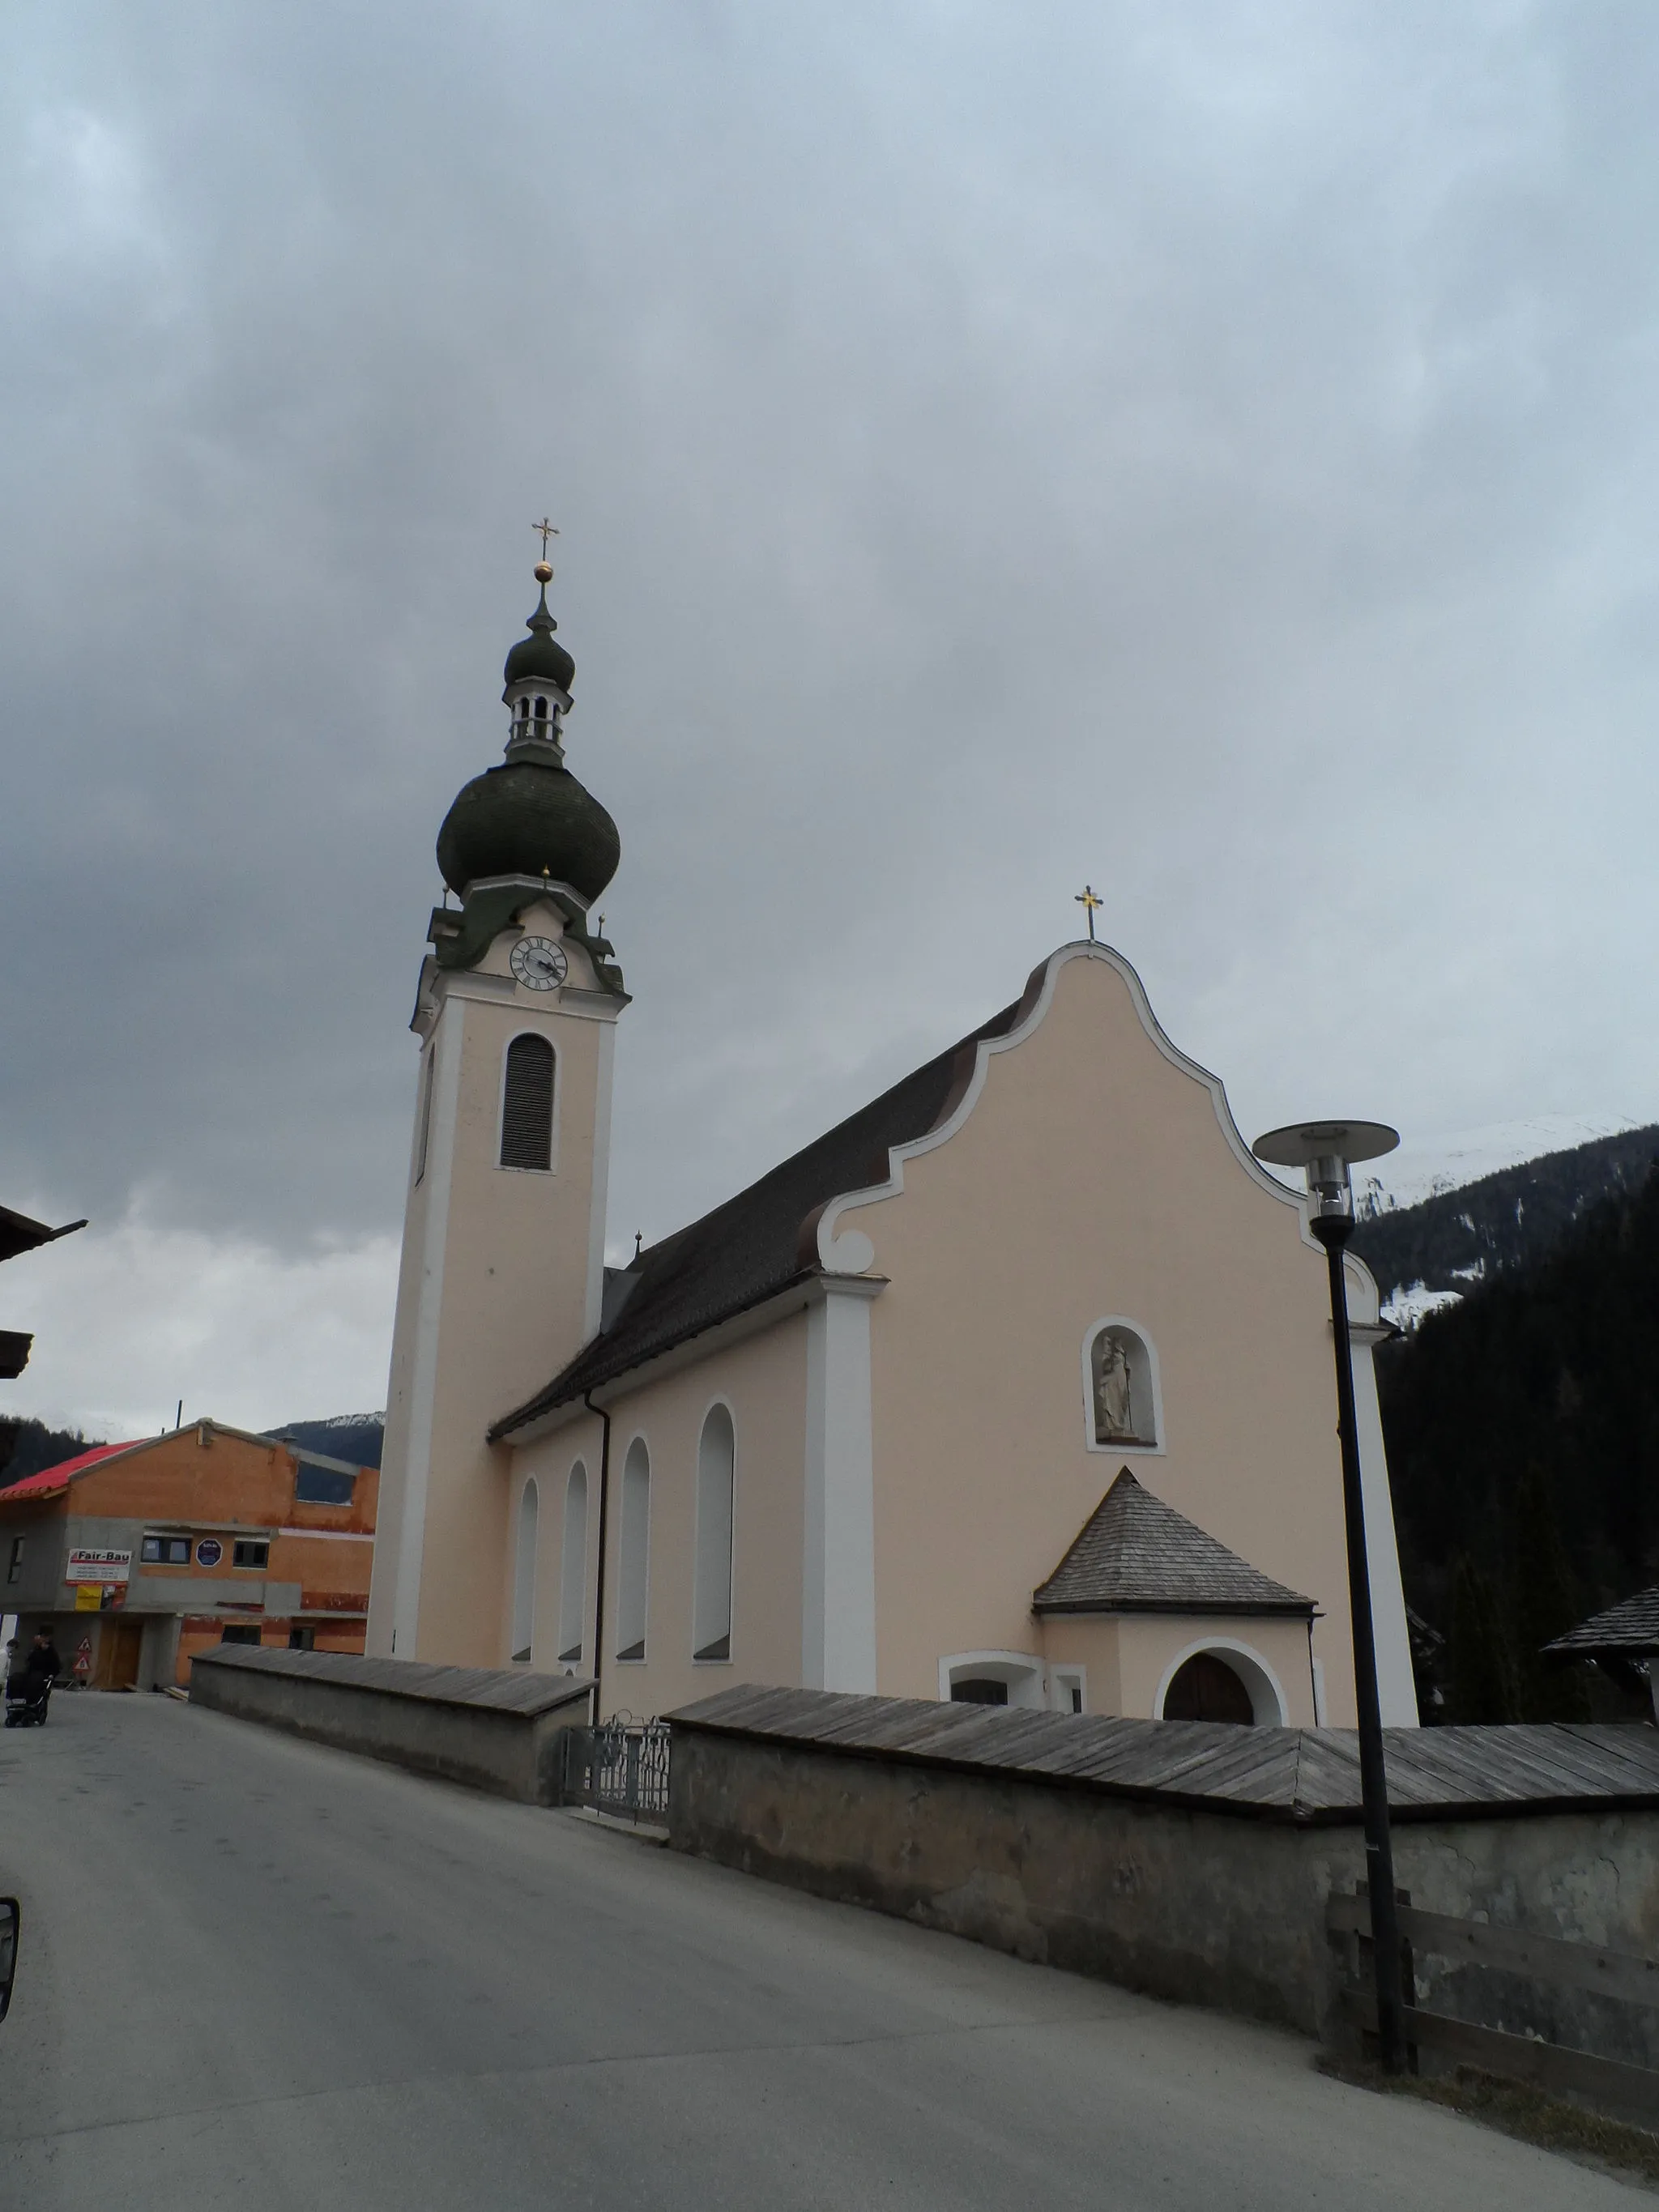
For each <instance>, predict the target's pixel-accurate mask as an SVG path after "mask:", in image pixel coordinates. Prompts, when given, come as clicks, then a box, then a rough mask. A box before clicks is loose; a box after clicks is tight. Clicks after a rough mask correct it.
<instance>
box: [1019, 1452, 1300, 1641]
mask: <svg viewBox="0 0 1659 2212" xmlns="http://www.w3.org/2000/svg"><path fill="white" fill-rule="evenodd" d="M1313 1609H1314V1607H1313V1600H1312V1599H1311V1598H1307V1597H1299V1596H1298V1595H1297V1593H1296V1591H1295V1590H1292V1589H1285V1585H1284V1583H1276V1582H1274V1581H1273V1578H1272V1577H1271V1576H1269V1575H1264V1574H1263V1573H1262V1572H1261V1569H1260V1568H1259V1567H1253V1566H1251V1565H1249V1563H1248V1562H1247V1561H1246V1560H1243V1559H1240V1558H1239V1556H1238V1554H1237V1552H1230V1551H1229V1550H1228V1549H1227V1547H1226V1546H1225V1544H1222V1543H1218V1542H1217V1541H1216V1539H1215V1538H1214V1537H1213V1536H1211V1535H1206V1533H1205V1532H1204V1530H1203V1529H1202V1528H1200V1527H1199V1526H1198V1525H1197V1523H1196V1522H1193V1521H1189V1520H1188V1518H1187V1516H1185V1514H1183V1513H1177V1512H1176V1510H1175V1508H1174V1506H1173V1505H1166V1504H1164V1500H1163V1499H1162V1498H1155V1497H1154V1496H1153V1495H1152V1492H1151V1491H1150V1490H1145V1489H1143V1488H1142V1487H1141V1486H1140V1484H1139V1483H1138V1482H1137V1481H1136V1480H1135V1479H1134V1477H1133V1475H1132V1474H1130V1472H1129V1470H1128V1468H1127V1467H1126V1468H1124V1469H1123V1471H1122V1473H1121V1474H1120V1475H1119V1476H1118V1478H1117V1480H1116V1481H1115V1483H1114V1484H1113V1485H1112V1486H1111V1488H1110V1489H1109V1491H1108V1492H1107V1493H1106V1495H1105V1496H1104V1498H1102V1499H1101V1501H1100V1503H1099V1504H1098V1505H1097V1506H1096V1508H1095V1510H1094V1511H1093V1512H1092V1513H1091V1515H1090V1516H1089V1518H1088V1519H1087V1520H1086V1521H1085V1522H1084V1524H1083V1528H1082V1529H1081V1531H1080V1533H1079V1535H1078V1537H1077V1539H1076V1541H1074V1542H1073V1546H1072V1548H1071V1550H1070V1551H1069V1552H1067V1553H1066V1556H1065V1558H1064V1559H1062V1560H1061V1561H1060V1565H1058V1566H1057V1567H1056V1568H1055V1569H1054V1572H1053V1574H1051V1575H1050V1576H1049V1577H1048V1581H1047V1582H1046V1583H1042V1585H1041V1587H1040V1588H1039V1589H1036V1590H1035V1591H1033V1593H1032V1595H1031V1610H1032V1611H1033V1612H1034V1613H1288V1614H1293V1615H1294V1616H1296V1617H1297V1619H1299V1620H1306V1619H1307V1618H1308V1616H1309V1615H1310V1613H1312V1612H1313Z"/></svg>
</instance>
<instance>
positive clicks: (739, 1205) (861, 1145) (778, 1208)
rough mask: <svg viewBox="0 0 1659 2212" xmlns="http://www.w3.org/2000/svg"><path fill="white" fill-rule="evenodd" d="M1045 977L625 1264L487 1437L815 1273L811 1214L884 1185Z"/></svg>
mask: <svg viewBox="0 0 1659 2212" xmlns="http://www.w3.org/2000/svg"><path fill="white" fill-rule="evenodd" d="M1045 966H1046V963H1045ZM1042 973H1043V969H1042V968H1039V969H1037V970H1036V974H1035V975H1033V977H1032V979H1031V981H1030V983H1028V985H1027V986H1026V992H1025V995H1024V997H1022V998H1020V999H1018V1000H1016V1001H1015V1002H1014V1004H1013V1005H1012V1006H1005V1007H1004V1008H1003V1009H1002V1011H1001V1012H1000V1013H998V1014H994V1015H993V1016H992V1017H991V1018H990V1020H989V1021H988V1022H986V1023H985V1024H982V1026H981V1027H980V1028H979V1029H976V1030H974V1031H973V1032H972V1033H971V1034H970V1035H969V1036H965V1037H963V1038H962V1039H961V1040H960V1042H957V1043H956V1044H953V1045H952V1046H951V1048H950V1049H949V1050H948V1051H946V1052H942V1053H940V1054H939V1056H938V1057H937V1058H936V1059H934V1060H929V1061H928V1062H927V1065H926V1066H923V1067H919V1068H917V1069H916V1070H915V1073H914V1074H911V1075H907V1076H906V1077H905V1078H904V1079H903V1081H902V1083H896V1084H895V1085H893V1087H892V1089H891V1090H890V1091H883V1093H882V1095H881V1097H879V1098H877V1099H873V1100H872V1102H871V1103H870V1104H869V1105H867V1106H865V1107H862V1108H860V1110H859V1112H858V1113H856V1114H854V1115H849V1116H848V1119H847V1120H846V1121H842V1122H838V1123H837V1124H836V1127H834V1128H833V1129H830V1130H829V1131H828V1132H827V1133H825V1134H824V1135H823V1136H822V1137H819V1138H817V1139H816V1140H815V1142H813V1143H812V1144H810V1145H808V1146H806V1147H805V1150H804V1151H802V1152H796V1153H795V1154H794V1155H793V1158H789V1159H787V1160H785V1161H783V1162H782V1163H781V1164H780V1165H779V1166H777V1167H775V1168H774V1169H772V1170H771V1171H770V1173H769V1174H768V1175H763V1176H762V1177H761V1179H760V1181H759V1182H752V1183H750V1186H749V1188H747V1189H746V1190H741V1191H739V1192H738V1194H737V1196H736V1197H735V1198H728V1199H727V1200H726V1202H725V1204H724V1205H723V1206H716V1207H715V1208H714V1212H712V1213H706V1214H704V1215H703V1217H702V1220H700V1221H694V1222H692V1223H691V1224H690V1226H689V1227H688V1228H685V1229H680V1230H677V1231H675V1232H674V1234H673V1235H672V1236H671V1237H664V1238H663V1240H662V1242H661V1243H659V1244H653V1245H651V1246H649V1247H648V1248H647V1249H646V1250H645V1251H643V1252H641V1254H640V1255H639V1256H638V1258H637V1259H635V1261H634V1262H633V1263H632V1265H631V1266H630V1267H628V1268H626V1269H625V1270H624V1271H623V1278H624V1279H626V1278H628V1277H632V1278H633V1279H634V1287H633V1289H632V1290H631V1291H630V1292H629V1296H628V1298H627V1300H626V1303H625V1304H623V1306H622V1308H621V1310H619V1311H618V1312H617V1316H616V1318H615V1320H614V1321H613V1322H612V1324H611V1327H610V1328H607V1329H601V1331H600V1333H599V1334H598V1335H597V1336H595V1337H593V1338H592V1340H590V1341H589V1342H588V1343H587V1344H586V1345H584V1346H583V1347H582V1349H581V1350H580V1352H578V1353H577V1355H576V1357H575V1358H574V1359H573V1360H572V1361H571V1362H570V1364H568V1366H567V1367H566V1368H564V1369H563V1370H562V1371H561V1372H560V1373H559V1374H557V1375H556V1376H554V1377H553V1380H552V1381H551V1382H550V1383H549V1384H548V1385H547V1388H546V1389H544V1390H540V1391H538V1393H537V1395H535V1396H534V1397H533V1398H532V1399H530V1400H529V1401H527V1402H526V1404H525V1405H522V1406H520V1407H518V1408H517V1409H516V1410H515V1411H514V1412H513V1413H507V1414H505V1415H503V1417H502V1418H501V1419H500V1420H499V1421H497V1422H496V1424H495V1426H494V1427H493V1428H492V1429H491V1430H490V1431H489V1434H490V1437H491V1440H492V1441H494V1440H495V1439H496V1438H498V1437H509V1436H512V1435H513V1433H514V1432H515V1431H518V1430H520V1429H523V1428H526V1427H528V1426H529V1425H530V1424H531V1423H532V1421H535V1420H538V1419H540V1417H541V1416H542V1415H543V1414H544V1413H552V1412H554V1411H555V1410H556V1408H557V1407H561V1406H565V1405H569V1404H571V1403H573V1402H574V1401H575V1400H577V1399H579V1398H580V1396H581V1395H582V1394H583V1392H584V1391H587V1390H593V1389H598V1388H599V1385H600V1384H601V1383H609V1382H611V1381H612V1380H613V1379H614V1378H615V1377H616V1376H618V1375H623V1374H626V1373H627V1372H628V1370H629V1369H630V1368H634V1367H638V1366H640V1365H641V1364H642V1363H643V1362H644V1361H646V1360H647V1359H654V1358H657V1357H658V1356H659V1353H662V1352H668V1351H671V1350H672V1348H673V1347H674V1346H676V1345H678V1344H683V1343H684V1342H685V1341H686V1340H687V1339H688V1338H690V1337H694V1336H698V1335H701V1334H702V1332H703V1330H705V1329H708V1328H714V1327H715V1326H716V1324H717V1323H719V1322H723V1321H728V1320H730V1319H732V1317H733V1316H736V1315H738V1314H740V1313H744V1312H746V1311H747V1310H749V1309H750V1307H751V1306H757V1305H759V1304H763V1302H764V1301H765V1300H766V1299H768V1298H770V1297H776V1296H777V1295H778V1294H779V1293H780V1292H781V1291H786V1290H787V1289H788V1288H789V1287H790V1285H792V1284H796V1283H802V1284H804V1283H805V1282H806V1281H807V1280H808V1279H810V1278H811V1276H814V1275H817V1274H819V1273H822V1272H823V1271H822V1269H821V1268H820V1267H818V1264H817V1253H816V1248H815V1246H814V1244H813V1242H812V1238H811V1234H810V1233H809V1232H810V1231H811V1228H812V1227H813V1226H815V1217H816V1216H817V1213H818V1212H819V1211H820V1210H821V1209H822V1208H823V1206H826V1205H827V1204H828V1203H829V1200H831V1199H832V1198H838V1197H840V1196H841V1195H842V1194H843V1193H844V1192H847V1191H852V1190H862V1189H865V1188H867V1187H868V1186H869V1185H871V1184H872V1183H879V1182H885V1181H886V1178H887V1174H888V1154H889V1153H890V1151H891V1150H892V1148H893V1146H896V1145H906V1144H911V1143H914V1142H915V1139H917V1138H918V1137H925V1136H926V1135H927V1133H928V1131H929V1130H930V1129H933V1128H936V1127H938V1126H939V1122H940V1121H943V1120H944V1119H945V1116H946V1115H948V1114H949V1113H951V1111H952V1110H953V1109H954V1108H955V1106H956V1103H957V1100H958V1099H959V1098H960V1097H961V1096H962V1092H963V1088H964V1087H965V1085H966V1084H967V1081H968V1079H969V1076H970V1075H971V1074H972V1073H973V1067H974V1060H975V1048H976V1047H977V1046H978V1044H979V1043H980V1042H981V1039H982V1038H986V1037H996V1036H1006V1035H1007V1033H1008V1031H1009V1030H1011V1029H1012V1027H1013V1026H1014V1024H1015V1023H1016V1021H1017V1020H1018V1018H1019V1015H1020V1013H1021V1012H1022V1010H1023V1009H1024V1007H1025V1006H1028V1004H1029V1003H1030V998H1031V996H1032V994H1033V990H1034V987H1035V986H1036V983H1037V981H1038V980H1039V979H1040V978H1041V976H1042Z"/></svg>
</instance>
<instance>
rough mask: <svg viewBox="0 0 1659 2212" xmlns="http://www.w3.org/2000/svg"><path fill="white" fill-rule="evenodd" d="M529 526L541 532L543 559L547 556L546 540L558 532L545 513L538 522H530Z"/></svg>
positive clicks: (555, 535)
mask: <svg viewBox="0 0 1659 2212" xmlns="http://www.w3.org/2000/svg"><path fill="white" fill-rule="evenodd" d="M530 527H531V528H532V530H539V531H540V532H541V534H542V558H543V560H544V561H545V560H546V558H547V541H548V539H549V538H556V537H557V536H558V534H559V533H558V532H557V530H556V529H555V527H554V526H553V524H552V523H551V522H550V520H548V518H547V516H546V515H543V517H542V519H541V520H540V521H539V522H532V524H531V526H530Z"/></svg>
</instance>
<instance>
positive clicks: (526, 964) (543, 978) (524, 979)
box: [507, 937, 570, 991]
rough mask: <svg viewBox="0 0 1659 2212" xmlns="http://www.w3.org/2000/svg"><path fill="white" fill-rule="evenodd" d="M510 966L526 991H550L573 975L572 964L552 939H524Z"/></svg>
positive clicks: (516, 949)
mask: <svg viewBox="0 0 1659 2212" xmlns="http://www.w3.org/2000/svg"><path fill="white" fill-rule="evenodd" d="M507 964H508V965H509V966H510V967H511V969H512V970H513V974H514V975H516V976H517V977H518V979H519V981H520V982H521V983H522V984H523V985H524V987H525V988H526V991H551V990H553V989H555V988H556V987H557V986H558V985H559V984H561V983H562V982H563V981H564V979H565V977H566V976H567V975H568V974H569V972H570V963H569V962H568V960H567V959H566V958H565V957H564V955H563V953H562V952H561V951H560V950H559V948H558V946H557V945H555V943H554V942H553V940H552V939H551V938H550V937H521V938H520V939H519V941H518V943H517V944H516V945H514V946H513V957H512V959H511V960H510V961H509V963H507Z"/></svg>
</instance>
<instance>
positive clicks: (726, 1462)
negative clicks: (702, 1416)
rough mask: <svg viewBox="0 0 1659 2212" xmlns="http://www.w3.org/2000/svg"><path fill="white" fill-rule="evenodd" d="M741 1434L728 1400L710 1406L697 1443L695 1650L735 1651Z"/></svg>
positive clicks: (697, 1655)
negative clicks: (735, 1499)
mask: <svg viewBox="0 0 1659 2212" xmlns="http://www.w3.org/2000/svg"><path fill="white" fill-rule="evenodd" d="M736 1467H737V1438H736V1437H735V1435H734V1433H733V1431H732V1416H731V1414H730V1413H728V1411H727V1410H726V1407H724V1406H714V1407H711V1408H710V1410H709V1414H708V1419H707V1420H706V1421H705V1422H704V1423H703V1425H702V1438H701V1440H700V1442H699V1443H698V1445H697V1556H696V1582H695V1583H694V1586H693V1589H692V1601H691V1656H692V1657H693V1658H694V1659H729V1658H730V1657H731V1656H732V1476H733V1474H734V1473H735V1472H736Z"/></svg>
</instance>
